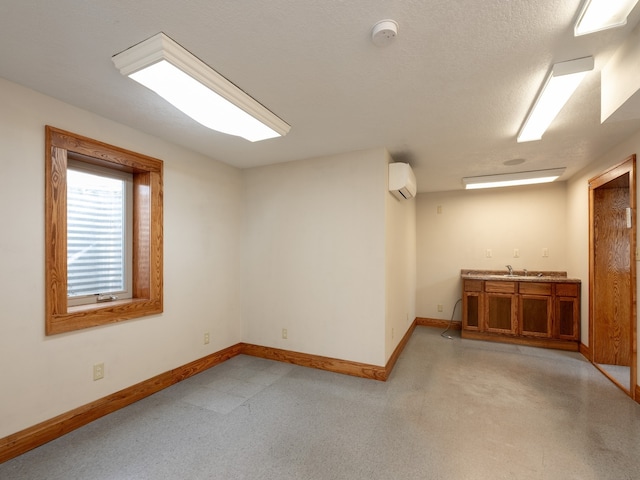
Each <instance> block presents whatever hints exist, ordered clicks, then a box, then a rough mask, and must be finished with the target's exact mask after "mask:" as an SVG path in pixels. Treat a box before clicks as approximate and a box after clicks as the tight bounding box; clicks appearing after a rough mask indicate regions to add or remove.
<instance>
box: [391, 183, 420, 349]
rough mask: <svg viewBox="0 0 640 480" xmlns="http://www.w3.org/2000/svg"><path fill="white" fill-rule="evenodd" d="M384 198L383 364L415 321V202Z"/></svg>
mask: <svg viewBox="0 0 640 480" xmlns="http://www.w3.org/2000/svg"><path fill="white" fill-rule="evenodd" d="M385 197H386V221H385V251H386V259H385V264H386V267H385V269H386V279H385V281H386V298H387V300H386V315H385V316H386V328H385V361H386V360H389V357H390V356H391V355H392V354H393V351H394V350H395V348H396V346H397V345H398V343H399V342H400V341H401V340H402V337H403V336H404V334H405V333H406V331H407V330H408V329H409V327H410V326H411V323H412V322H413V320H414V319H415V317H416V313H415V312H416V310H415V304H416V200H415V198H413V199H411V200H398V199H397V198H396V197H394V196H393V195H392V194H391V193H389V192H386V193H385Z"/></svg>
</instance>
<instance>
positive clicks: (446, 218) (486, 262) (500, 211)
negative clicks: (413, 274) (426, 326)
mask: <svg viewBox="0 0 640 480" xmlns="http://www.w3.org/2000/svg"><path fill="white" fill-rule="evenodd" d="M417 198H418V202H417V240H418V255H417V269H418V281H417V291H416V314H417V316H418V317H426V318H435V319H443V320H449V319H450V318H451V315H452V312H453V308H454V305H455V303H456V301H457V300H458V299H459V298H460V297H461V296H462V292H461V289H462V284H461V281H460V270H461V269H486V270H504V271H505V272H506V267H505V265H507V264H510V265H512V266H513V268H514V269H517V270H521V269H523V268H526V269H528V270H561V271H565V270H566V271H568V275H569V276H570V277H578V278H580V276H579V275H578V274H579V273H582V272H580V271H571V270H569V269H568V266H569V264H568V262H567V242H566V236H567V215H566V185H565V183H564V182H560V183H552V184H546V185H540V186H528V187H518V188H496V189H488V190H457V191H451V192H440V193H426V194H419V195H418V197H417ZM439 211H440V212H441V213H438V212H439ZM583 233H584V234H585V235H586V231H583ZM545 248H546V249H548V252H549V256H548V257H546V258H545V257H543V256H542V250H543V249H545ZM488 249H489V250H491V254H492V257H491V258H487V256H486V251H487V250H488ZM514 249H518V250H519V254H520V257H519V258H514V256H513V255H514ZM587 278H588V277H585V278H581V279H582V280H583V282H584V281H585V280H586V279H587ZM438 305H442V306H443V311H442V312H438V308H437V307H438ZM461 309H462V306H461V305H458V308H456V314H455V320H458V321H459V320H460V319H461Z"/></svg>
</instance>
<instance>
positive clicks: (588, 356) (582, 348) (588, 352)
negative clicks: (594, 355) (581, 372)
mask: <svg viewBox="0 0 640 480" xmlns="http://www.w3.org/2000/svg"><path fill="white" fill-rule="evenodd" d="M578 351H579V352H580V353H581V354H582V355H583V356H584V358H586V359H587V360H589V361H591V348H590V347H587V346H586V345H585V344H584V343H582V342H580V348H579V350H578Z"/></svg>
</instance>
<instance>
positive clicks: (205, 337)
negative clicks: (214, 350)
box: [204, 332, 209, 345]
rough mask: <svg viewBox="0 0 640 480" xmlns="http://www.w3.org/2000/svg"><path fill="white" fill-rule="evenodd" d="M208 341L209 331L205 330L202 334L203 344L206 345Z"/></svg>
mask: <svg viewBox="0 0 640 480" xmlns="http://www.w3.org/2000/svg"><path fill="white" fill-rule="evenodd" d="M208 343H209V332H205V334H204V344H205V345H207V344H208Z"/></svg>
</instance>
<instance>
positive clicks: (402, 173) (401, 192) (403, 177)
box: [389, 162, 418, 200]
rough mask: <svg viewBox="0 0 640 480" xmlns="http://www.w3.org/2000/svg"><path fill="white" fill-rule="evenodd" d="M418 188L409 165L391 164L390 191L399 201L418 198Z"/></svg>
mask: <svg viewBox="0 0 640 480" xmlns="http://www.w3.org/2000/svg"><path fill="white" fill-rule="evenodd" d="M417 190H418V187H417V185H416V176H415V175H414V173H413V170H412V169H411V165H409V164H408V163H400V162H396V163H390V164H389V191H390V192H391V193H392V194H393V195H394V196H395V197H396V198H398V199H400V200H405V199H409V198H413V197H415V196H416V192H417Z"/></svg>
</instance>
